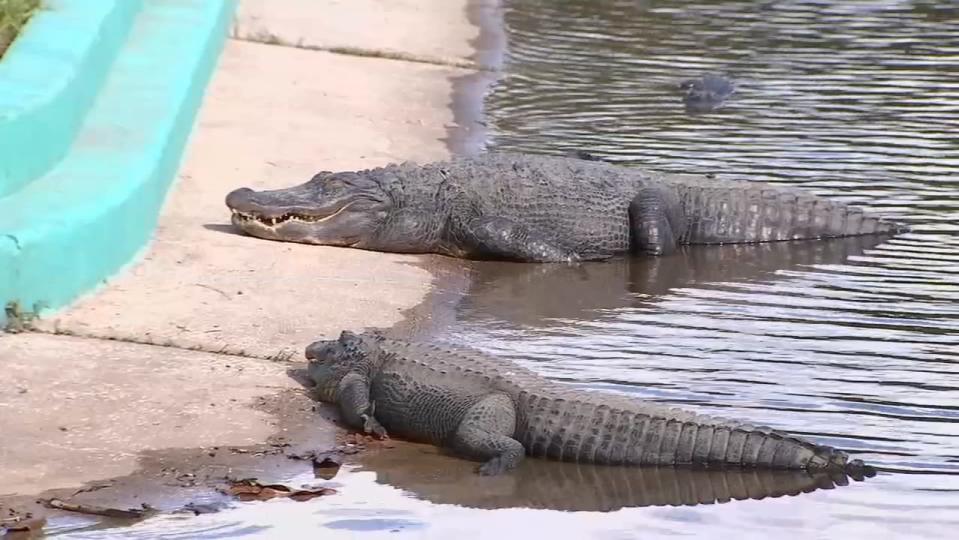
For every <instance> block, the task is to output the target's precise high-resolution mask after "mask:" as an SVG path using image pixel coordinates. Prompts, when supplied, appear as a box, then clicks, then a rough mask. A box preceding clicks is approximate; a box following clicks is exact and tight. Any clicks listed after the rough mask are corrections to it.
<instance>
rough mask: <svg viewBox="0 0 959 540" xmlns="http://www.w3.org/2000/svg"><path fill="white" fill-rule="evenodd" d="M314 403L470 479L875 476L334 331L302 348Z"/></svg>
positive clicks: (753, 434) (829, 451)
mask: <svg viewBox="0 0 959 540" xmlns="http://www.w3.org/2000/svg"><path fill="white" fill-rule="evenodd" d="M306 357H307V359H308V360H309V366H308V372H309V376H310V378H311V379H312V380H313V382H314V383H315V392H316V394H317V396H318V398H319V399H320V400H322V401H325V402H328V403H333V404H336V405H337V406H338V407H339V410H340V412H341V415H342V418H343V420H344V421H345V423H346V424H348V425H349V426H352V427H354V428H356V429H361V430H363V431H365V432H367V433H373V434H377V435H380V436H384V435H386V434H390V435H395V436H397V437H400V438H404V439H408V440H412V441H419V442H425V443H430V444H434V445H438V446H443V447H447V448H449V449H451V450H452V451H453V452H454V453H456V454H458V455H461V456H463V457H467V458H471V459H475V460H478V461H482V462H483V464H482V465H481V466H480V467H479V472H480V473H481V474H487V475H492V474H498V473H503V472H506V471H508V470H510V469H513V468H514V467H516V466H517V465H518V464H519V463H520V462H521V461H522V460H523V458H524V456H526V455H529V456H534V457H546V458H551V459H556V460H563V461H572V462H579V463H596V464H606V465H669V466H705V467H758V468H769V469H798V470H808V471H831V472H836V473H841V474H845V475H848V476H850V477H852V478H854V479H857V480H858V479H862V478H863V477H867V476H872V475H874V474H875V471H874V469H873V468H872V467H869V466H868V465H865V464H864V463H863V462H862V461H860V460H849V456H848V455H847V454H845V453H844V452H841V451H839V450H836V449H833V448H830V447H827V446H822V445H817V444H815V443H812V442H809V441H806V440H803V439H800V438H798V437H794V436H791V435H788V434H786V433H782V432H780V431H776V430H773V429H769V428H765V427H758V426H753V425H750V424H747V423H744V422H738V421H734V420H727V419H721V418H714V417H709V416H704V415H698V414H694V413H691V412H687V411H683V410H680V409H675V408H670V407H667V406H663V405H659V404H653V403H647V402H643V401H640V400H636V399H630V398H628V397H625V396H620V395H617V394H612V393H606V392H589V391H583V390H578V389H573V388H569V387H567V386H564V385H562V384H559V383H555V382H552V381H550V380H548V379H545V378H543V377H541V376H539V375H537V374H535V373H533V372H532V371H529V370H527V369H524V368H522V367H520V366H518V365H516V364H514V363H512V362H510V361H508V360H505V359H502V358H497V357H495V356H490V355H486V354H483V353H480V352H478V351H474V350H471V349H466V348H459V347H447V346H438V345H433V344H428V343H419V342H409V341H400V340H394V339H388V338H386V337H383V336H381V335H379V334H374V333H366V334H355V333H352V332H349V331H344V332H342V334H341V335H340V337H339V338H338V339H335V340H326V341H317V342H315V343H313V344H311V345H310V346H308V347H307V349H306Z"/></svg>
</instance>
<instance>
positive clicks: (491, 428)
mask: <svg viewBox="0 0 959 540" xmlns="http://www.w3.org/2000/svg"><path fill="white" fill-rule="evenodd" d="M515 429H516V410H515V408H514V406H513V400H511V399H510V398H509V396H507V395H506V394H491V395H489V396H487V397H485V398H483V399H482V400H480V401H479V402H478V403H477V404H475V405H473V406H472V407H470V409H469V410H468V411H466V416H465V417H464V418H463V421H462V422H460V425H459V428H457V430H456V433H454V434H453V439H452V441H451V442H450V445H451V446H452V448H453V450H454V451H456V452H457V453H459V454H462V455H463V456H466V457H469V458H472V459H479V460H485V461H486V463H483V465H481V466H480V468H479V473H480V474H482V475H486V476H490V475H494V474H500V473H503V472H506V471H509V470H512V469H513V468H515V467H516V466H517V465H519V463H520V462H521V461H523V457H524V456H525V455H526V449H525V448H523V445H522V444H521V443H520V442H519V441H517V440H516V439H514V438H513V432H514V431H515Z"/></svg>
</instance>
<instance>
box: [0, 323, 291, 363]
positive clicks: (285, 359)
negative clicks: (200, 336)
mask: <svg viewBox="0 0 959 540" xmlns="http://www.w3.org/2000/svg"><path fill="white" fill-rule="evenodd" d="M19 333H32V334H45V335H50V336H68V337H71V338H79V339H91V340H98V341H116V342H120V343H132V344H136V345H147V346H151V347H164V348H167V349H179V350H181V351H192V352H202V353H210V354H219V355H223V356H233V357H240V358H250V359H257V360H266V361H268V362H279V363H289V362H291V360H292V358H293V353H292V352H290V351H278V352H277V353H276V354H272V355H262V354H254V353H248V352H246V351H243V350H240V349H231V348H230V347H229V346H227V345H223V346H222V347H208V346H205V345H184V344H178V343H175V342H173V341H172V340H167V341H163V342H157V341H154V340H153V339H152V338H150V337H149V336H146V337H144V336H134V335H114V334H97V333H94V332H76V331H73V330H67V329H63V328H53V329H49V330H48V329H45V328H36V327H27V328H24V329H23V330H21V331H20V332H19ZM3 334H4V332H3V331H2V330H0V336H2V335H3Z"/></svg>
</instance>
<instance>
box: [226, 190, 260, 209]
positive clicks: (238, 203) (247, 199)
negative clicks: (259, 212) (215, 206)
mask: <svg viewBox="0 0 959 540" xmlns="http://www.w3.org/2000/svg"><path fill="white" fill-rule="evenodd" d="M255 193H256V192H255V191H253V190H252V189H250V188H246V187H243V188H239V189H234V190H233V191H231V192H230V193H228V194H227V196H226V205H227V206H228V207H230V208H231V209H233V210H236V211H238V212H249V211H251V210H253V208H252V206H253V205H252V204H251V203H252V201H253V195H254V194H255Z"/></svg>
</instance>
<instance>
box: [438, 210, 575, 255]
mask: <svg viewBox="0 0 959 540" xmlns="http://www.w3.org/2000/svg"><path fill="white" fill-rule="evenodd" d="M456 240H458V242H457V243H461V244H462V245H463V247H465V248H466V251H467V253H468V254H469V255H470V256H473V257H477V258H484V259H485V258H488V259H509V260H514V261H521V262H573V261H577V260H579V257H577V256H576V254H575V253H573V252H571V251H568V250H565V249H563V248H561V247H559V246H557V245H556V244H555V243H553V242H551V241H550V240H547V239H546V238H543V237H542V235H540V234H537V233H535V232H533V231H530V230H529V228H528V227H526V226H525V225H523V224H521V223H516V222H514V221H510V220H508V219H504V218H481V219H475V220H473V221H471V222H469V223H467V224H465V225H464V226H462V227H460V230H459V234H457V238H456Z"/></svg>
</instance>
